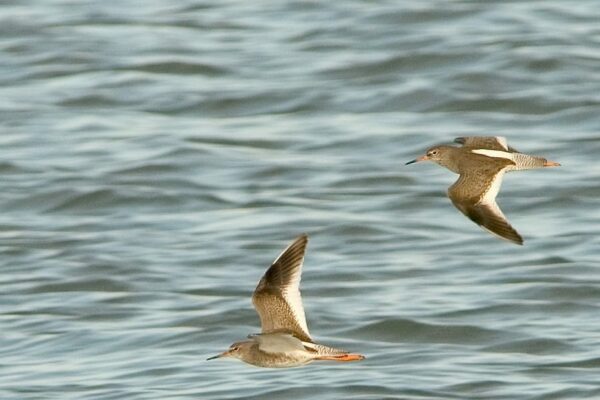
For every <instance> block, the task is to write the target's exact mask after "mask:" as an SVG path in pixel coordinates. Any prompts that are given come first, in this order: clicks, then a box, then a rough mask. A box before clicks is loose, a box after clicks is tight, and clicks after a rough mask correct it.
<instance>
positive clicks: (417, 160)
mask: <svg viewBox="0 0 600 400" xmlns="http://www.w3.org/2000/svg"><path fill="white" fill-rule="evenodd" d="M425 160H429V157H427V154H425V155H422V156H421V157H419V158H415V159H414V160H412V161H409V162H407V163H406V164H404V165H408V164H414V163H416V162H419V161H425Z"/></svg>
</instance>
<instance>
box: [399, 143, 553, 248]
mask: <svg viewBox="0 0 600 400" xmlns="http://www.w3.org/2000/svg"><path fill="white" fill-rule="evenodd" d="M454 141H455V142H456V143H459V144H461V145H462V146H460V147H457V146H446V145H440V146H434V147H431V148H429V149H428V150H427V152H426V153H425V155H423V156H421V157H419V158H417V159H415V160H412V161H409V162H407V163H406V164H407V165H408V164H412V163H415V162H419V161H425V160H430V161H433V162H435V163H436V164H439V165H441V166H442V167H445V168H447V169H449V170H450V171H452V172H454V173H456V174H458V175H459V177H458V180H457V181H456V182H454V184H453V185H452V186H450V187H449V188H448V197H450V200H451V201H452V204H454V206H455V207H456V208H458V209H459V210H460V212H462V213H463V214H464V215H466V216H467V217H469V219H471V220H472V221H473V222H475V223H476V224H477V225H479V226H481V227H482V228H483V229H485V230H487V231H489V232H490V233H492V234H494V235H496V236H498V237H500V238H502V239H506V240H508V241H511V242H513V243H516V244H523V238H522V237H521V235H520V234H519V233H518V232H517V231H516V230H515V229H514V228H513V227H512V226H511V225H510V224H509V223H508V221H507V219H506V217H505V216H504V214H503V213H502V210H500V207H498V204H497V203H496V195H497V194H498V191H499V190H500V185H501V184H502V178H503V177H504V173H505V172H508V171H518V170H524V169H536V168H545V167H557V166H560V164H559V163H556V162H553V161H548V160H546V159H545V158H542V157H536V156H531V155H528V154H523V153H519V152H518V151H517V150H516V149H514V148H513V147H510V146H508V144H507V143H506V138H504V137H499V136H485V137H484V136H472V137H459V138H456V139H454Z"/></svg>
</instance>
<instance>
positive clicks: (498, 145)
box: [454, 136, 518, 153]
mask: <svg viewBox="0 0 600 400" xmlns="http://www.w3.org/2000/svg"><path fill="white" fill-rule="evenodd" d="M454 142H456V143H460V144H462V145H463V147H465V148H467V149H485V150H498V151H507V152H509V153H518V151H517V150H516V149H515V148H514V147H510V146H509V145H508V144H507V142H506V138H505V137H502V136H467V137H457V138H456V139H454Z"/></svg>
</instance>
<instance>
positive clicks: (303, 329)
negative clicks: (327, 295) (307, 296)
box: [252, 234, 312, 342]
mask: <svg viewBox="0 0 600 400" xmlns="http://www.w3.org/2000/svg"><path fill="white" fill-rule="evenodd" d="M307 244H308V236H307V235H305V234H304V235H300V236H299V237H297V238H296V239H295V240H294V241H293V242H292V244H290V245H289V246H288V247H287V248H286V249H285V250H284V251H283V252H282V253H281V254H280V255H279V257H277V258H276V259H275V261H274V262H273V264H272V265H271V266H270V267H269V269H268V270H267V272H265V274H264V275H263V277H262V278H261V280H260V281H259V282H258V286H257V287H256V290H254V294H253V295H252V303H254V307H255V308H256V311H257V313H258V316H259V317H260V322H261V326H262V333H273V332H289V333H292V334H293V335H294V336H295V337H297V338H298V339H300V340H302V341H305V342H312V338H311V337H310V334H309V332H308V326H307V325H306V317H305V315H304V307H303V306H302V297H301V296H300V288H299V285H300V276H301V274H302V264H303V261H304V253H305V251H306V245H307Z"/></svg>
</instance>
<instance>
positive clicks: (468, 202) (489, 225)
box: [448, 159, 523, 244]
mask: <svg viewBox="0 0 600 400" xmlns="http://www.w3.org/2000/svg"><path fill="white" fill-rule="evenodd" d="M509 165H514V163H513V162H512V161H511V160H507V159H491V160H488V161H487V162H486V163H481V167H480V168H477V169H470V170H469V171H467V172H464V173H463V174H461V175H460V177H459V178H458V180H457V181H456V182H455V183H454V184H453V185H452V186H450V188H449V189H448V197H450V200H452V204H454V206H455V207H456V208H458V209H459V210H460V211H461V212H462V213H463V214H465V215H466V216H467V217H469V219H471V220H472V221H473V222H475V223H476V224H477V225H479V226H481V227H482V228H484V229H486V230H487V231H489V232H491V233H493V234H495V235H497V236H499V237H501V238H503V239H506V240H509V241H511V242H513V243H516V244H523V238H522V237H521V235H519V233H518V232H517V231H516V230H515V229H514V228H513V227H512V226H511V225H510V224H509V223H508V221H507V220H506V217H505V216H504V214H503V213H502V210H500V208H499V207H498V204H496V195H497V194H498V191H499V190H500V185H501V184H502V177H503V175H504V172H505V168H506V167H507V166H509Z"/></svg>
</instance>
